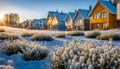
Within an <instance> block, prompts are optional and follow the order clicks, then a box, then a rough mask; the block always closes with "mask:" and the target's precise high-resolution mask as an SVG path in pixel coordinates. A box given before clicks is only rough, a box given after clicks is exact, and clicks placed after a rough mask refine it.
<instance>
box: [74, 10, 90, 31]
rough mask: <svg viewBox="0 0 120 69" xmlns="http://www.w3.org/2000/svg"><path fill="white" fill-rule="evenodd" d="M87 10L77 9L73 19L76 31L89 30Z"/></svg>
mask: <svg viewBox="0 0 120 69" xmlns="http://www.w3.org/2000/svg"><path fill="white" fill-rule="evenodd" d="M88 14H89V10H86V9H78V11H77V12H76V14H75V17H74V28H75V29H76V30H89V24H90V22H89V16H88Z"/></svg>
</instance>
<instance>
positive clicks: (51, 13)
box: [48, 11, 57, 18]
mask: <svg viewBox="0 0 120 69" xmlns="http://www.w3.org/2000/svg"><path fill="white" fill-rule="evenodd" d="M55 13H57V12H54V11H49V12H48V14H50V17H51V18H52V17H53V16H54V14H55Z"/></svg>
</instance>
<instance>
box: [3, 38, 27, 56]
mask: <svg viewBox="0 0 120 69" xmlns="http://www.w3.org/2000/svg"><path fill="white" fill-rule="evenodd" d="M25 47H27V42H26V41H20V40H13V41H11V40H6V41H5V42H4V43H3V44H2V49H3V50H4V52H5V53H6V54H7V55H12V54H17V53H18V52H21V53H22V49H24V48H25Z"/></svg>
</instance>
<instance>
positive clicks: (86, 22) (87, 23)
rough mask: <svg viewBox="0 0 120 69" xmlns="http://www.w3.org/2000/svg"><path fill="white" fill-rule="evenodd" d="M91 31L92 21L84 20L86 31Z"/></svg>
mask: <svg viewBox="0 0 120 69" xmlns="http://www.w3.org/2000/svg"><path fill="white" fill-rule="evenodd" d="M89 29H90V20H88V19H84V30H89Z"/></svg>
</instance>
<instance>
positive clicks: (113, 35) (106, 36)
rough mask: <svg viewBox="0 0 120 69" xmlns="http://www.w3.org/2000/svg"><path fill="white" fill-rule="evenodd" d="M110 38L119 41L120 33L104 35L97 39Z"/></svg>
mask: <svg viewBox="0 0 120 69" xmlns="http://www.w3.org/2000/svg"><path fill="white" fill-rule="evenodd" d="M110 38H112V39H113V40H120V33H104V34H101V35H100V36H98V37H97V39H99V40H109V39H110Z"/></svg>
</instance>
